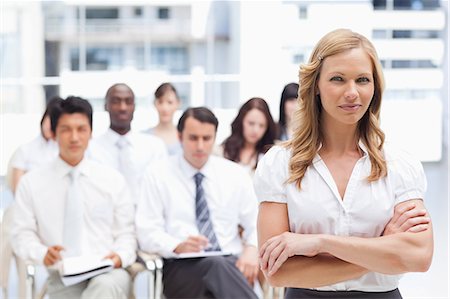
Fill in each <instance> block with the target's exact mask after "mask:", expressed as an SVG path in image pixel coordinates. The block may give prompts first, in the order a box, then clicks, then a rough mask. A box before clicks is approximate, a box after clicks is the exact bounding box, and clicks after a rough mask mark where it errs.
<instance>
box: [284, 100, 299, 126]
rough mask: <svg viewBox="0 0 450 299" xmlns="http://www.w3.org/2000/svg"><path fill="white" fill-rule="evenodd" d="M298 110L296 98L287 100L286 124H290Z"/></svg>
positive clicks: (285, 107) (285, 105) (285, 109)
mask: <svg viewBox="0 0 450 299" xmlns="http://www.w3.org/2000/svg"><path fill="white" fill-rule="evenodd" d="M297 108H298V103H297V99H296V98H290V99H287V100H286V101H285V102H284V116H285V117H286V123H288V122H290V121H291V119H292V116H293V115H294V112H295V110H297Z"/></svg>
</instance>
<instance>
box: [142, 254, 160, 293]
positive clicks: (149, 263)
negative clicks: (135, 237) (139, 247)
mask: <svg viewBox="0 0 450 299" xmlns="http://www.w3.org/2000/svg"><path fill="white" fill-rule="evenodd" d="M138 260H140V261H141V262H142V263H143V264H144V265H145V268H146V269H147V271H149V272H150V273H151V275H150V276H151V277H150V278H149V279H150V281H149V294H150V293H152V294H154V297H153V298H156V299H159V298H163V297H162V290H163V283H162V275H163V273H162V270H163V265H164V262H163V259H162V257H160V256H159V255H157V254H153V253H147V252H144V251H138ZM152 282H153V283H152Z"/></svg>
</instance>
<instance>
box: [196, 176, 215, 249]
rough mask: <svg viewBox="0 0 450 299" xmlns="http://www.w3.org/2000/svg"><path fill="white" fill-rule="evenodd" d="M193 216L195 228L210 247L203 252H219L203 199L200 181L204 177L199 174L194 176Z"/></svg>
mask: <svg viewBox="0 0 450 299" xmlns="http://www.w3.org/2000/svg"><path fill="white" fill-rule="evenodd" d="M194 178H195V185H196V188H195V215H196V218H197V228H198V231H199V232H200V234H201V235H204V236H205V237H207V238H208V239H209V244H210V246H209V247H208V248H207V249H205V251H220V245H219V242H218V241H217V237H216V234H215V233H214V228H213V225H212V222H211V219H210V217H209V209H208V203H207V202H206V198H205V191H204V190H203V186H202V180H203V178H204V175H203V174H201V173H200V172H198V173H196V174H195V176H194Z"/></svg>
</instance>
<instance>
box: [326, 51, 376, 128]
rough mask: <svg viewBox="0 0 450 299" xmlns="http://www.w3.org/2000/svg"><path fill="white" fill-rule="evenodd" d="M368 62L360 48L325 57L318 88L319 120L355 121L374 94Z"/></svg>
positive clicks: (370, 65) (343, 122) (335, 122)
mask: <svg viewBox="0 0 450 299" xmlns="http://www.w3.org/2000/svg"><path fill="white" fill-rule="evenodd" d="M372 69H373V67H372V61H371V60H370V57H369V55H368V54H367V53H366V52H365V51H364V50H363V49H362V48H355V49H350V50H348V51H345V52H342V53H339V54H336V55H333V56H329V57H326V58H325V59H324V61H323V65H322V69H321V73H320V78H319V80H318V90H319V94H320V98H321V103H322V107H323V110H322V111H323V113H322V120H323V121H325V123H327V122H328V123H331V124H347V125H353V124H357V123H358V121H359V120H360V119H361V118H362V117H363V115H364V113H365V112H366V111H367V109H368V108H369V105H370V102H371V100H372V97H373V94H374V82H373V81H374V78H373V71H372Z"/></svg>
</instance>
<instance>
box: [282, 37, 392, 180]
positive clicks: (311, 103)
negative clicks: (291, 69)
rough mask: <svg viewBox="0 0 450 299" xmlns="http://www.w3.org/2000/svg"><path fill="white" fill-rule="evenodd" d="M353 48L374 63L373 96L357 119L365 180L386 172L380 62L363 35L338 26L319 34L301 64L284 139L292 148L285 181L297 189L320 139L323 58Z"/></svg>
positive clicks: (321, 136)
mask: <svg viewBox="0 0 450 299" xmlns="http://www.w3.org/2000/svg"><path fill="white" fill-rule="evenodd" d="M355 48H361V49H363V50H365V51H366V52H367V54H368V55H369V57H370V60H371V61H372V66H373V67H372V68H373V70H372V71H373V78H374V94H373V98H372V101H371V103H370V105H369V108H368V109H367V111H366V113H365V114H364V116H363V117H362V118H361V119H360V120H359V123H358V134H359V136H358V138H359V139H360V140H361V141H362V142H363V144H364V145H365V146H366V147H367V151H368V154H369V158H370V162H371V164H372V169H371V172H370V175H369V176H368V177H367V180H368V181H369V182H371V181H376V180H378V179H379V178H381V177H384V176H386V174H387V168H386V161H385V160H384V157H383V154H382V148H383V143H384V133H383V131H382V130H381V129H380V125H379V118H380V107H381V99H382V94H383V90H384V78H383V72H382V68H381V64H380V62H379V60H378V56H377V53H376V50H375V48H374V46H373V45H372V43H371V42H370V41H369V40H368V39H367V38H366V37H364V36H362V35H361V34H358V33H355V32H352V31H351V30H348V29H337V30H334V31H331V32H329V33H328V34H326V35H325V36H324V37H322V39H321V40H320V41H319V42H318V43H317V45H316V47H315V48H314V50H313V52H312V54H311V57H310V60H309V62H308V63H307V64H303V65H301V66H300V71H299V78H300V82H299V83H300V88H299V94H298V103H299V109H298V110H297V111H296V112H295V114H294V123H295V128H294V133H293V136H292V139H291V140H290V141H287V142H285V143H284V146H285V147H287V148H288V149H291V152H292V156H291V159H290V161H289V179H288V180H287V183H295V184H296V186H297V188H298V189H301V181H302V179H303V177H304V176H305V173H306V169H307V168H308V167H309V166H310V165H311V164H312V161H313V159H314V157H315V155H316V154H317V152H318V150H319V147H320V144H321V143H322V140H323V134H322V131H321V126H320V117H321V113H322V104H321V102H320V99H319V98H318V87H317V85H318V80H319V76H320V71H321V66H322V62H323V60H324V59H326V58H327V57H328V56H332V55H336V54H339V53H342V52H345V51H348V50H350V49H355Z"/></svg>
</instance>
